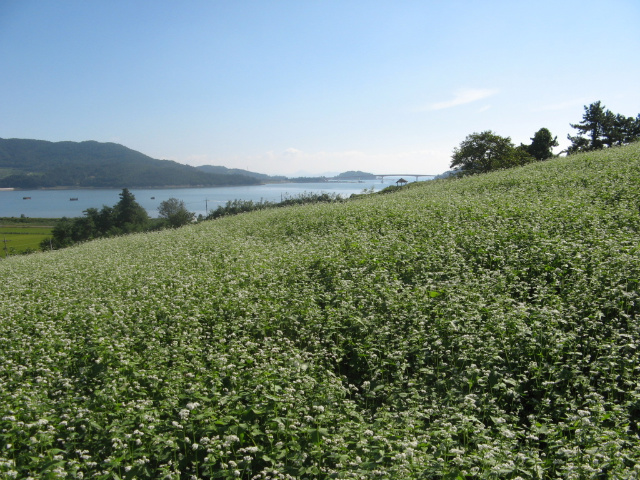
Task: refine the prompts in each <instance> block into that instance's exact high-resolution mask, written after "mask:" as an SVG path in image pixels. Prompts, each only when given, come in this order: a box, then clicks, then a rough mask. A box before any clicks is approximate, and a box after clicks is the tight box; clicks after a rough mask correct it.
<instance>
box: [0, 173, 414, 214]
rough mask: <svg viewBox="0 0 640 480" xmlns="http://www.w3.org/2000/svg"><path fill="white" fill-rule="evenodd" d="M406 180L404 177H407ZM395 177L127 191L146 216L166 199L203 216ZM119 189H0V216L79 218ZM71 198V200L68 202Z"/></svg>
mask: <svg viewBox="0 0 640 480" xmlns="http://www.w3.org/2000/svg"><path fill="white" fill-rule="evenodd" d="M407 179H408V178H407ZM396 181H397V178H389V177H385V178H384V181H381V180H365V181H363V182H362V183H359V182H324V183H277V184H267V185H253V186H244V187H209V188H161V189H158V188H156V189H151V188H140V189H137V188H131V189H130V191H131V192H132V193H133V194H134V196H135V197H136V201H137V202H138V203H139V204H140V205H142V206H143V207H144V208H145V209H146V210H147V212H148V214H149V216H150V217H153V218H155V217H157V216H158V207H159V206H160V203H161V202H163V201H164V200H168V199H169V198H177V199H178V200H182V201H183V202H184V203H185V205H186V207H187V209H188V210H189V211H191V212H195V214H196V215H204V216H206V215H207V213H208V212H211V210H215V209H216V208H217V207H218V206H220V205H225V204H226V203H227V202H228V201H231V200H247V201H248V200H252V201H254V202H259V201H261V200H265V201H270V202H279V201H282V200H283V199H285V198H287V197H294V196H297V195H300V194H304V193H305V192H306V193H335V194H338V195H341V196H342V197H345V198H346V197H349V196H351V194H354V193H362V191H363V190H365V189H367V190H371V189H372V188H373V189H374V190H375V191H380V190H382V189H383V188H385V187H387V186H389V185H395V182H396ZM120 192H122V189H78V190H73V189H69V190H0V217H20V216H25V217H30V218H61V217H70V218H71V217H81V216H83V211H84V210H86V209H87V208H97V209H100V208H102V206H103V205H108V206H113V205H115V204H116V203H118V201H119V200H120V197H119V194H120ZM71 199H74V200H71Z"/></svg>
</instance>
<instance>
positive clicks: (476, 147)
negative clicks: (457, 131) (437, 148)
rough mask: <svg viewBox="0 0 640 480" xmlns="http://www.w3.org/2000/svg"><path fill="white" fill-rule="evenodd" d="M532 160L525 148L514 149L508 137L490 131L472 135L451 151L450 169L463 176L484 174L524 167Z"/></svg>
mask: <svg viewBox="0 0 640 480" xmlns="http://www.w3.org/2000/svg"><path fill="white" fill-rule="evenodd" d="M532 160H533V157H532V156H531V155H530V154H529V153H528V152H527V151H526V149H525V148H520V147H516V146H515V145H514V144H513V142H512V141H511V138H510V137H501V136H500V135H497V134H495V133H494V132H492V131H491V130H486V131H484V132H481V133H472V134H471V135H468V136H467V138H465V139H464V140H463V141H462V143H460V146H458V147H456V148H455V149H454V150H453V155H452V157H451V168H453V169H455V170H457V171H459V172H460V173H463V174H475V173H486V172H490V171H492V170H498V169H501V168H509V167H514V166H517V165H524V164H525V163H529V162H530V161H532Z"/></svg>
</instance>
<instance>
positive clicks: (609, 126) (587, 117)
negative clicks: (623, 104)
mask: <svg viewBox="0 0 640 480" xmlns="http://www.w3.org/2000/svg"><path fill="white" fill-rule="evenodd" d="M584 111H585V112H584V115H583V116H582V121H581V122H580V123H578V124H571V126H572V127H573V128H575V129H577V130H578V132H579V134H578V135H576V136H571V135H567V138H568V139H569V140H571V146H570V147H569V150H568V152H569V153H575V152H582V151H588V150H598V149H601V148H603V147H605V146H606V147H613V146H616V145H625V144H627V143H631V142H634V141H636V140H638V139H640V114H639V115H638V116H637V117H636V118H634V117H625V116H624V115H620V114H614V113H613V112H611V111H610V110H606V109H605V107H604V105H602V103H601V102H599V101H598V102H594V103H592V104H591V105H589V106H586V105H585V107H584ZM583 135H586V136H583Z"/></svg>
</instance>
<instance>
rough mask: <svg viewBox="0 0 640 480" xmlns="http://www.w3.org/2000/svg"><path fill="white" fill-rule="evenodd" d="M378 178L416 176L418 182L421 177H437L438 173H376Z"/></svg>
mask: <svg viewBox="0 0 640 480" xmlns="http://www.w3.org/2000/svg"><path fill="white" fill-rule="evenodd" d="M374 175H375V176H376V178H379V179H380V180H382V181H384V177H415V178H416V182H417V181H418V178H420V177H436V176H437V175H429V174H428V173H375V174H374Z"/></svg>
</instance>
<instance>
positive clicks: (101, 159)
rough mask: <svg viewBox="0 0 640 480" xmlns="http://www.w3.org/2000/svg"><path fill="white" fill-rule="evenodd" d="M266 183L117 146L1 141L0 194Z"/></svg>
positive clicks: (257, 176) (242, 172) (253, 176)
mask: <svg viewBox="0 0 640 480" xmlns="http://www.w3.org/2000/svg"><path fill="white" fill-rule="evenodd" d="M262 177H266V178H262ZM267 178H269V177H268V176H267V175H261V174H252V173H251V172H247V171H246V170H230V169H227V168H225V167H213V166H207V167H198V168H196V167H191V166H188V165H182V164H180V163H177V162H174V161H171V160H157V159H154V158H151V157H148V156H147V155H144V154H142V153H140V152H137V151H135V150H131V149H130V148H127V147H125V146H123V145H119V144H117V143H100V142H94V141H86V142H48V141H44V140H27V139H17V138H10V139H3V138H0V188H11V187H13V188H55V187H59V188H62V187H75V188H77V187H96V188H98V187H100V188H125V187H126V188H132V187H178V186H185V187H196V186H229V185H257V184H260V183H262V180H266V179H267Z"/></svg>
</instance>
